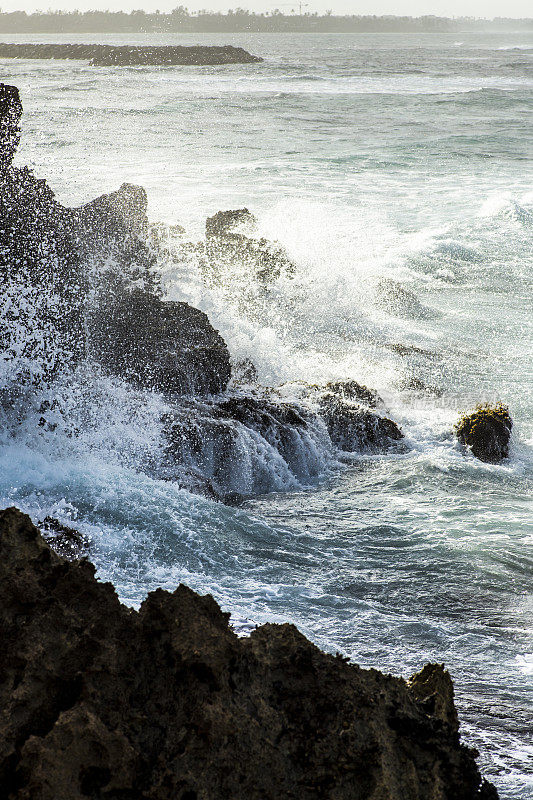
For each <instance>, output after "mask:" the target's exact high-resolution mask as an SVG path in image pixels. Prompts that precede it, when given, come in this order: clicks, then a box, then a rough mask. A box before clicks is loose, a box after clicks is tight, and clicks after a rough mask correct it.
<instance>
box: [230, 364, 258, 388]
mask: <svg viewBox="0 0 533 800" xmlns="http://www.w3.org/2000/svg"><path fill="white" fill-rule="evenodd" d="M231 375H232V380H233V381H234V382H235V383H248V384H249V383H257V381H258V373H257V367H256V366H255V364H254V363H253V361H252V360H251V359H250V358H243V359H241V360H240V361H235V362H233V363H232V365H231Z"/></svg>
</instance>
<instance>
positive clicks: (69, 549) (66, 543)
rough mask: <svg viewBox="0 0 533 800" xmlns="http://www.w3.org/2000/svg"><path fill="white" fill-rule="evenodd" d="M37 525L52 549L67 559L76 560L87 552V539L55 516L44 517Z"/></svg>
mask: <svg viewBox="0 0 533 800" xmlns="http://www.w3.org/2000/svg"><path fill="white" fill-rule="evenodd" d="M38 527H39V529H40V531H41V533H42V535H43V538H44V539H45V541H46V542H47V543H48V544H49V545H50V547H51V548H52V550H54V552H56V553H57V554H58V555H60V556H62V557H63V558H65V559H66V560H67V561H77V560H79V559H80V558H84V557H85V556H87V555H88V554H89V539H88V537H87V536H85V535H84V534H83V533H80V532H79V531H77V530H76V529H75V528H71V527H70V526H69V525H63V523H62V522H60V521H59V520H58V519H56V518H55V517H45V518H44V519H43V520H42V522H39V523H38Z"/></svg>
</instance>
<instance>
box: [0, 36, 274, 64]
mask: <svg viewBox="0 0 533 800" xmlns="http://www.w3.org/2000/svg"><path fill="white" fill-rule="evenodd" d="M0 58H24V59H51V58H55V59H69V60H71V59H72V60H79V61H86V60H88V61H89V62H90V63H91V65H92V66H95V67H132V66H172V65H184V66H217V65H223V64H257V63H258V62H260V61H262V60H263V59H262V58H259V57H258V56H253V55H251V53H248V52H247V51H246V50H243V48H242V47H233V46H231V45H224V46H222V47H218V46H213V45H209V46H205V45H196V46H193V47H181V46H170V45H169V46H159V47H139V46H134V45H120V46H114V45H106V44H14V43H11V42H0Z"/></svg>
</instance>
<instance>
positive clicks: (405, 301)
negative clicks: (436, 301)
mask: <svg viewBox="0 0 533 800" xmlns="http://www.w3.org/2000/svg"><path fill="white" fill-rule="evenodd" d="M377 300H378V303H379V305H380V306H381V307H382V308H384V309H385V311H388V312H389V314H394V315H396V316H398V317H407V318H410V319H434V318H435V317H438V316H439V315H438V312H437V311H435V310H434V309H432V308H428V307H427V306H424V305H423V304H422V303H421V302H420V300H419V299H418V297H417V296H416V294H415V293H414V292H412V291H411V290H410V289H406V288H405V287H404V286H402V285H401V283H398V281H393V280H391V279H390V278H382V279H381V280H380V281H379V282H378V285H377Z"/></svg>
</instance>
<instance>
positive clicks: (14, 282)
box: [0, 84, 230, 393]
mask: <svg viewBox="0 0 533 800" xmlns="http://www.w3.org/2000/svg"><path fill="white" fill-rule="evenodd" d="M21 113H22V106H21V103H20V99H19V96H18V91H17V89H16V88H15V87H12V86H5V85H3V84H0V137H1V138H0V153H1V154H2V155H1V158H0V288H1V289H2V293H3V297H4V300H5V302H4V303H3V305H2V307H1V308H0V316H1V319H0V322H1V323H2V324H1V326H0V352H1V353H2V356H3V358H4V361H5V363H12V364H13V365H14V367H13V369H14V377H15V378H16V380H17V381H18V382H19V383H28V384H29V383H31V384H32V385H35V384H39V383H40V382H41V383H42V382H44V383H48V382H49V381H50V380H51V379H53V378H54V377H55V376H56V375H57V373H58V371H60V370H63V371H64V370H69V369H71V368H73V367H75V366H76V365H77V364H79V362H80V361H81V360H84V359H87V358H91V359H96V360H97V361H99V363H100V365H101V366H102V367H103V368H104V369H106V370H108V371H109V372H111V373H113V374H114V375H117V376H118V377H121V378H125V379H126V380H133V381H134V382H135V383H136V384H137V385H139V386H142V387H145V388H150V389H152V388H155V389H158V390H161V391H167V390H168V391H172V392H189V391H193V392H197V393H198V392H200V393H201V392H208V393H211V392H220V391H222V390H223V389H224V388H225V387H226V385H227V383H228V380H229V377H230V365H229V354H228V351H227V347H226V345H225V343H224V342H223V340H222V338H221V337H220V336H219V334H218V333H217V331H215V330H214V328H213V327H212V326H211V325H210V323H209V320H208V319H207V317H206V315H205V314H203V313H202V312H200V311H198V310H197V309H194V308H192V307H191V306H188V305H187V304H186V303H170V302H164V301H163V300H161V298H160V294H161V292H160V289H159V282H158V274H157V271H156V269H155V267H156V255H155V253H154V251H153V249H152V248H151V247H150V246H149V245H148V244H147V242H146V241H145V240H146V238H147V236H148V220H147V216H146V207H147V198H146V193H145V191H144V189H142V188H141V187H138V186H132V185H130V184H123V185H122V186H121V187H120V189H119V190H118V191H117V192H113V193H111V194H108V195H102V196H101V197H99V198H97V199H96V200H93V201H92V202H91V203H88V204H86V205H85V206H83V207H81V208H78V209H70V208H65V207H64V206H62V205H61V204H60V203H58V202H57V200H56V199H55V197H54V194H53V192H52V190H51V189H50V188H49V187H48V186H47V184H46V182H45V181H43V180H39V179H37V178H36V177H35V176H34V175H33V173H32V172H31V171H30V170H28V169H27V168H26V167H23V168H21V169H20V168H16V167H14V166H13V165H12V159H13V155H14V153H15V149H16V146H17V144H18V139H19V121H20V116H21ZM133 323H134V324H133ZM128 326H129V328H128Z"/></svg>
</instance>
